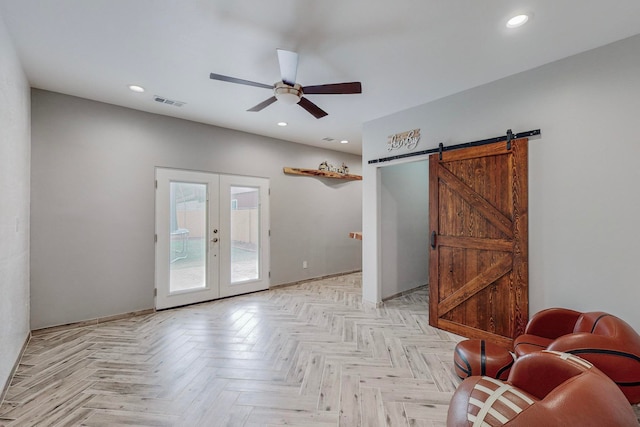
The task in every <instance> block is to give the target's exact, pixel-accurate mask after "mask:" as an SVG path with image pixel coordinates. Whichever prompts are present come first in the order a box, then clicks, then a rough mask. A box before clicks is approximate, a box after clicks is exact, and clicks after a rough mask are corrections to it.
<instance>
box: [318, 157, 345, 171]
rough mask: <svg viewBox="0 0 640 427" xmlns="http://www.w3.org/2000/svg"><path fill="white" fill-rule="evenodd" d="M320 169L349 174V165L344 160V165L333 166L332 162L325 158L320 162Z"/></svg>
mask: <svg viewBox="0 0 640 427" xmlns="http://www.w3.org/2000/svg"><path fill="white" fill-rule="evenodd" d="M318 170H319V171H327V172H335V173H341V174H348V173H349V166H347V165H345V164H344V162H342V166H340V167H336V166H333V165H332V164H330V163H328V162H327V161H326V160H325V161H324V162H322V163H320V166H318Z"/></svg>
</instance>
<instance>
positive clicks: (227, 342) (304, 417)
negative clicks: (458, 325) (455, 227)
mask: <svg viewBox="0 0 640 427" xmlns="http://www.w3.org/2000/svg"><path fill="white" fill-rule="evenodd" d="M360 279H361V276H360V274H358V273H356V274H351V275H346V276H341V277H336V278H331V279H326V280H320V281H313V282H309V283H305V284H300V285H295V286H290V287H285V288H277V289H274V290H269V291H265V292H259V293H255V294H251V295H245V296H240V297H235V298H229V299H225V300H220V301H214V302H209V303H204V304H199V305H194V306H190V307H183V308H179V309H175V310H168V311H163V312H158V313H155V314H150V315H146V316H139V317H134V318H130V319H127V320H120V321H114V322H109V323H104V324H100V325H97V326H89V327H83V328H75V329H67V330H61V331H51V332H44V333H37V334H34V336H33V338H32V339H31V341H30V342H29V344H28V346H27V349H26V351H25V354H24V357H23V359H22V361H21V363H20V365H19V367H18V370H17V372H16V375H15V377H14V379H13V381H12V383H11V386H10V388H9V390H8V392H7V396H6V399H5V402H4V404H3V405H2V406H1V407H0V425H6V426H21V427H24V426H34V425H38V426H40V425H42V426H49V425H51V426H69V425H86V426H106V425H109V426H112V425H136V426H147V425H148V426H178V425H183V426H226V425H229V426H265V425H274V426H275V425H297V426H336V425H341V426H358V425H363V426H379V425H392V426H409V425H411V426H442V425H444V422H445V419H446V410H447V405H448V402H449V399H450V397H451V394H452V392H453V391H454V389H455V387H456V385H457V384H458V383H459V380H458V379H457V377H456V376H455V374H454V373H453V371H452V366H451V364H452V351H453V347H454V345H455V337H453V336H452V335H450V334H448V333H445V332H442V331H439V330H436V329H433V328H431V327H429V326H428V320H427V318H428V316H427V291H426V289H420V290H417V291H415V292H413V293H411V294H408V295H405V296H402V297H398V298H396V299H394V300H391V301H388V302H386V303H385V304H384V306H383V307H381V308H377V309H376V308H371V307H364V306H363V305H362V303H361V292H362V291H361V286H360Z"/></svg>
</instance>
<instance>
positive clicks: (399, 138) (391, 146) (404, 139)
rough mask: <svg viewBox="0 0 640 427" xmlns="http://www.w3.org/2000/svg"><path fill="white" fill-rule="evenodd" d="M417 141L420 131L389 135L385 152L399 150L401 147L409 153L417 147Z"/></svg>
mask: <svg viewBox="0 0 640 427" xmlns="http://www.w3.org/2000/svg"><path fill="white" fill-rule="evenodd" d="M419 141H420V129H414V130H408V131H406V132H401V133H396V134H395V135H389V141H387V150H388V151H392V150H399V149H401V148H402V147H405V148H406V149H407V150H409V151H411V150H413V149H414V148H416V147H417V146H418V142H419Z"/></svg>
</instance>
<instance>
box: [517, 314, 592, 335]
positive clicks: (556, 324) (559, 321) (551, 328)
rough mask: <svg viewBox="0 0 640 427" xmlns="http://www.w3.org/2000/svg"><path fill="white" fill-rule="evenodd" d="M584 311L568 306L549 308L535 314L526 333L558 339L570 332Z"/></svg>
mask: <svg viewBox="0 0 640 427" xmlns="http://www.w3.org/2000/svg"><path fill="white" fill-rule="evenodd" d="M581 314H582V313H580V312H579V311H574V310H569V309H566V308H548V309H546V310H542V311H539V312H538V313H536V314H534V315H533V317H532V318H531V320H529V323H528V324H527V328H526V329H525V334H529V335H537V336H539V337H545V338H549V339H556V338H558V337H561V336H562V335H566V334H570V333H572V332H573V328H574V326H575V324H576V322H577V321H578V317H580V315H581Z"/></svg>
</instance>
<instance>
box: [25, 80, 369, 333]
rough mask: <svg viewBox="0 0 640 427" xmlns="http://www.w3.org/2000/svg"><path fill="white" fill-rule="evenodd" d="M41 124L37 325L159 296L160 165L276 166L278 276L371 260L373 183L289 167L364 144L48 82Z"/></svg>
mask: <svg viewBox="0 0 640 427" xmlns="http://www.w3.org/2000/svg"><path fill="white" fill-rule="evenodd" d="M32 134H33V135H32V140H33V142H32V211H31V212H32V241H31V307H32V310H31V311H32V315H31V322H32V328H34V329H37V328H42V327H46V326H52V325H58V324H65V323H69V322H76V321H81V320H86V319H93V318H97V317H103V316H110V315H115V314H119V313H126V312H131V311H136V310H142V309H148V308H151V307H153V290H154V243H153V235H154V170H155V169H154V168H155V167H156V166H163V167H174V168H181V169H192V170H202V171H211V172H219V173H229V174H237V175H249V176H260V177H267V178H270V180H271V230H272V237H271V284H272V285H277V284H281V283H289V282H294V281H298V280H302V279H305V278H310V277H318V276H323V275H327V274H334V273H341V272H346V271H352V270H358V269H360V268H361V242H359V241H355V240H353V239H349V238H348V233H349V231H359V230H361V228H362V225H361V219H362V198H361V194H362V183H361V182H360V181H338V180H328V179H317V178H310V177H300V176H291V175H284V174H283V172H282V167H283V166H290V167H302V168H317V167H318V165H319V164H320V162H322V161H323V160H328V161H329V163H332V164H337V165H339V164H342V162H343V161H344V162H345V163H346V164H347V165H349V166H350V168H351V170H352V173H356V174H359V173H360V170H361V158H360V157H359V156H354V155H351V154H344V153H339V152H336V151H329V150H322V149H318V148H313V147H308V146H303V145H299V144H294V143H290V142H285V141H280V140H275V139H270V138H265V137H260V136H256V135H251V134H246V133H242V132H237V131H233V130H228V129H222V128H216V127H212V126H208V125H203V124H198V123H194V122H189V121H184V120H178V119H173V118H169V117H165V116H159V115H153V114H149V113H143V112H139V111H135V110H130V109H126V108H121V107H116V106H113V105H108V104H103V103H99V102H94V101H89V100H86V99H80V98H75V97H72V96H66V95H61V94H57V93H52V92H46V91H41V90H33V91H32ZM303 261H308V264H309V268H308V269H303V268H302V262H303Z"/></svg>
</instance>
